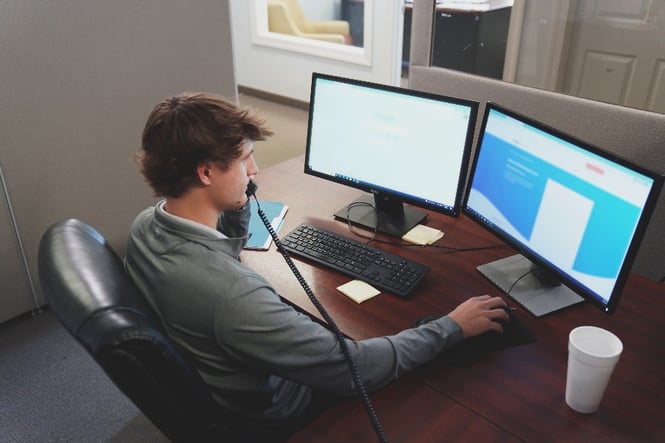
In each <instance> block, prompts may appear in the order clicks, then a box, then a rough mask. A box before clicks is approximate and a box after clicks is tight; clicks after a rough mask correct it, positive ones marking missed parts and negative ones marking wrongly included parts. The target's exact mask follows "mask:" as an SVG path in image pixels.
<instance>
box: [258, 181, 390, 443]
mask: <svg viewBox="0 0 665 443" xmlns="http://www.w3.org/2000/svg"><path fill="white" fill-rule="evenodd" d="M257 188H258V185H257V184H256V183H254V180H250V181H249V184H248V185H247V191H246V193H247V197H254V200H256V205H257V212H258V214H259V218H261V221H262V222H263V224H264V225H265V227H266V229H267V230H268V233H269V234H270V236H271V237H272V239H273V241H274V242H275V246H277V250H278V251H279V252H280V253H281V254H282V257H284V260H285V261H286V264H287V265H288V267H289V269H291V272H293V275H295V277H296V279H297V280H298V283H300V286H302V288H303V289H304V290H305V293H306V294H307V297H308V298H309V299H310V301H311V302H312V304H313V305H314V306H315V307H316V309H317V310H318V311H319V312H320V313H321V315H322V316H323V319H324V320H325V321H326V323H327V324H328V327H329V328H330V329H331V330H332V332H333V333H334V334H335V337H336V338H337V341H338V342H339V345H340V348H341V350H342V354H343V355H344V358H345V359H346V361H347V362H348V364H349V368H350V370H351V376H352V377H353V381H354V382H355V384H356V389H357V390H358V394H359V395H360V398H361V400H362V402H363V404H364V405H365V409H366V410H367V414H368V416H369V419H370V422H371V423H372V426H374V431H375V432H376V435H377V437H378V439H379V441H380V442H381V443H384V442H387V441H388V439H387V437H386V435H385V433H384V432H383V428H382V427H381V423H380V422H379V418H378V417H377V415H376V412H375V411H374V407H373V406H372V402H371V401H370V399H369V396H368V395H367V390H366V389H365V384H364V383H363V381H362V378H361V377H360V372H359V371H358V367H357V365H356V362H355V359H354V358H353V355H351V351H350V350H349V348H348V345H347V343H346V338H345V337H344V334H343V333H342V331H340V329H339V327H338V326H337V324H336V323H335V321H334V320H333V319H332V317H331V316H330V314H328V312H327V311H326V310H325V308H324V307H323V305H322V304H321V303H320V302H319V300H318V299H317V298H316V295H314V292H313V291H312V289H311V288H310V287H309V284H308V283H307V281H306V280H305V278H304V277H303V276H302V274H301V273H300V271H299V270H298V268H297V267H296V265H295V263H293V260H291V256H290V255H289V253H288V251H287V250H286V249H285V248H284V246H283V245H282V242H281V241H280V239H279V237H278V236H277V232H275V229H274V228H273V227H272V224H270V220H268V217H267V216H266V214H265V212H263V209H261V204H260V203H259V200H258V199H257V198H256V194H255V193H256V189H257Z"/></svg>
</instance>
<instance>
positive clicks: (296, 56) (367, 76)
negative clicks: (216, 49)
mask: <svg viewBox="0 0 665 443" xmlns="http://www.w3.org/2000/svg"><path fill="white" fill-rule="evenodd" d="M252 1H256V0H249V1H248V0H230V2H231V16H232V18H233V25H232V26H233V29H232V34H233V48H234V53H235V59H236V79H237V83H238V85H239V86H246V87H249V88H252V89H257V90H260V91H265V92H268V93H271V94H276V95H280V96H283V97H287V98H291V99H295V100H300V101H304V102H307V101H309V88H310V81H311V74H312V72H314V71H318V72H325V73H328V74H335V75H341V76H346V77H352V78H358V79H362V80H367V81H374V82H378V83H387V84H394V85H397V84H399V79H400V64H401V57H402V49H401V48H402V27H403V12H402V6H401V5H402V1H401V0H374V1H373V2H366V3H365V4H366V5H370V4H373V8H371V16H372V21H373V24H374V25H373V26H370V27H371V30H372V31H371V34H372V35H371V38H369V39H365V44H366V45H367V42H368V40H369V41H371V42H372V47H371V58H370V60H369V65H362V64H356V63H352V62H348V61H341V60H334V59H330V58H325V57H321V56H318V55H311V54H303V53H298V52H294V51H291V50H287V49H281V48H274V47H268V46H264V45H260V44H256V43H254V42H253V41H252V26H253V24H252V21H251V20H250V15H251V12H252V11H253V8H252V5H251V4H250V3H251V2H252ZM365 26H366V27H367V26H368V25H367V23H366V24H365ZM329 46H331V45H329Z"/></svg>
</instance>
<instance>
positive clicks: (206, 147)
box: [137, 93, 272, 198]
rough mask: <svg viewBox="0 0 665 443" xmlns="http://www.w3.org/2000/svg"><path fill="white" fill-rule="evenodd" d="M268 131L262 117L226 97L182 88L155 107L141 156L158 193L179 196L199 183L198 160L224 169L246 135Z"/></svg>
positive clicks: (255, 136) (264, 134) (238, 152)
mask: <svg viewBox="0 0 665 443" xmlns="http://www.w3.org/2000/svg"><path fill="white" fill-rule="evenodd" d="M270 135H272V131H270V130H269V129H268V128H266V127H265V122H264V121H263V120H262V119H261V118H259V117H258V116H257V115H255V114H252V113H250V112H249V111H248V110H246V109H242V108H240V107H238V106H236V105H235V104H234V103H232V102H230V101H228V100H226V99H224V98H222V97H219V96H217V95H214V94H207V93H183V94H180V95H177V96H174V97H169V98H167V99H165V100H164V101H162V102H161V103H159V104H157V106H155V108H154V109H153V110H152V112H151V113H150V116H149V117H148V121H147V122H146V125H145V128H144V129H143V136H142V146H141V149H140V150H139V152H138V153H137V161H138V163H139V166H140V168H141V172H142V173H143V176H144V177H145V179H146V181H147V182H148V184H149V185H150V186H151V187H152V189H153V191H154V192H155V194H156V195H158V196H166V197H174V198H177V197H180V196H181V195H182V194H184V193H185V192H186V191H187V190H188V189H189V188H190V187H191V186H193V185H195V184H197V183H198V178H197V176H196V168H197V167H198V165H200V164H205V163H208V162H212V163H215V164H217V166H219V167H221V168H222V169H225V168H227V167H228V166H229V165H230V164H231V162H232V161H233V160H235V159H236V158H238V157H239V156H240V155H241V153H242V147H241V144H242V142H243V141H245V140H247V139H250V140H265V139H266V137H269V136H270Z"/></svg>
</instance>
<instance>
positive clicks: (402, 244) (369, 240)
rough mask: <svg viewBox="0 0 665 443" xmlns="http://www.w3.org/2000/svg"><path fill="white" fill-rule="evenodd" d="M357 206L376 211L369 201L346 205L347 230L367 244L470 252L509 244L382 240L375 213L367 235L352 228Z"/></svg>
mask: <svg viewBox="0 0 665 443" xmlns="http://www.w3.org/2000/svg"><path fill="white" fill-rule="evenodd" d="M357 206H369V207H370V208H373V209H374V210H375V211H376V207H375V206H374V205H373V204H371V203H369V202H363V201H357V202H353V203H350V204H349V205H348V206H347V207H346V222H347V225H348V227H349V231H351V233H353V234H354V235H356V236H358V237H360V238H363V239H365V240H367V243H368V244H369V243H372V242H376V243H383V244H387V245H393V246H400V247H418V248H436V249H443V250H445V251H448V252H470V251H483V250H486V249H503V248H510V246H509V245H506V244H502V245H488V246H474V247H470V248H453V247H451V246H439V245H417V244H414V243H407V242H404V241H402V242H395V241H388V240H382V239H379V238H377V237H376V234H377V233H378V230H379V218H378V215H377V222H376V223H377V224H376V226H374V230H373V231H372V235H371V236H367V235H365V234H362V233H361V232H359V231H357V230H356V229H354V227H353V223H351V217H350V213H351V209H352V208H355V207H357ZM377 214H378V212H377Z"/></svg>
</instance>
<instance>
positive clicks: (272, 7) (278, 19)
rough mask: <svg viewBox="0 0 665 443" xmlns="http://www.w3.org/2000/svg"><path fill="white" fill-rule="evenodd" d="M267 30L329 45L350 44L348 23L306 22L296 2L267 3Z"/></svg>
mask: <svg viewBox="0 0 665 443" xmlns="http://www.w3.org/2000/svg"><path fill="white" fill-rule="evenodd" d="M268 30H269V31H270V32H277V33H279V34H289V35H295V36H298V37H303V38H311V39H315V40H323V41H327V42H331V43H341V44H351V35H350V32H349V22H347V21H344V20H322V21H313V20H308V19H307V17H305V14H303V12H302V9H300V5H299V4H298V0H269V1H268Z"/></svg>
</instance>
